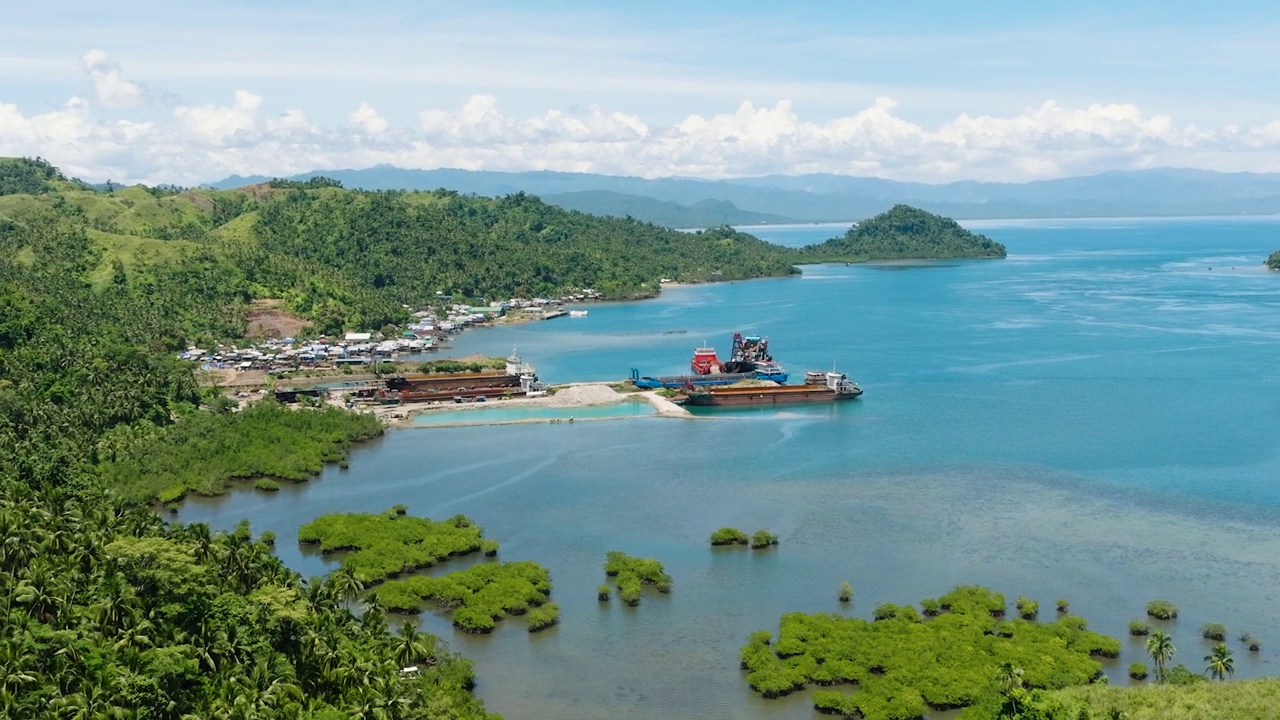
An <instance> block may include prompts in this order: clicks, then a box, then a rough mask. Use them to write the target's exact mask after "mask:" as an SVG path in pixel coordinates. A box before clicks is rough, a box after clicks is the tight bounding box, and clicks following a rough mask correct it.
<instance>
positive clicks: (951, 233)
mask: <svg viewBox="0 0 1280 720" xmlns="http://www.w3.org/2000/svg"><path fill="white" fill-rule="evenodd" d="M803 252H804V253H805V254H806V255H808V256H811V257H815V258H823V259H832V260H891V259H903V260H905V259H934V258H1002V257H1004V256H1005V249H1004V246H1003V245H1001V244H1000V243H998V242H996V241H994V240H992V239H991V238H988V237H986V236H985V235H978V234H976V233H972V232H969V231H968V230H965V229H964V228H962V227H960V224H959V223H957V222H956V221H955V220H952V219H950V218H946V217H942V216H941V215H934V214H933V213H930V212H926V211H924V210H921V209H919V208H914V207H911V206H909V205H894V206H893V207H892V208H891V209H889V210H888V211H886V212H883V213H880V214H879V215H876V216H875V217H873V218H870V219H867V220H863V221H862V222H860V223H858V224H857V225H854V226H853V227H851V228H849V231H848V232H846V233H845V234H844V235H843V236H841V237H836V238H832V239H830V240H828V241H826V242H824V243H820V244H817V245H810V246H808V247H805V248H804V249H803Z"/></svg>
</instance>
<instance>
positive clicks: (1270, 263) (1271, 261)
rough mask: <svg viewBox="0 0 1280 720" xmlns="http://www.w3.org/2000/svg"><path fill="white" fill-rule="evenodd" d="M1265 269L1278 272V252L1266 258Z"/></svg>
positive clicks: (1279, 251) (1279, 261) (1279, 252)
mask: <svg viewBox="0 0 1280 720" xmlns="http://www.w3.org/2000/svg"><path fill="white" fill-rule="evenodd" d="M1267 267H1269V268H1271V269H1272V270H1280V250H1277V251H1275V252H1273V253H1271V257H1268V258H1267Z"/></svg>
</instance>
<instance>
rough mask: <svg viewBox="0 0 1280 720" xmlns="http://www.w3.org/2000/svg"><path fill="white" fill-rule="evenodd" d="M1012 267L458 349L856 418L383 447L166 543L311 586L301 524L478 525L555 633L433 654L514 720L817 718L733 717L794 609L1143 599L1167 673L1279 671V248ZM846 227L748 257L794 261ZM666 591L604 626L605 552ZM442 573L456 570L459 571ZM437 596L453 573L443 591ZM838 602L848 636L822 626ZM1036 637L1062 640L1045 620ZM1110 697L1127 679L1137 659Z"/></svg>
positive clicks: (1264, 230) (664, 312)
mask: <svg viewBox="0 0 1280 720" xmlns="http://www.w3.org/2000/svg"><path fill="white" fill-rule="evenodd" d="M971 227H973V228H975V229H978V230H980V231H982V232H984V233H986V234H988V235H990V236H991V237H993V238H995V239H996V240H999V241H1000V242H1003V243H1004V244H1005V245H1006V246H1007V247H1008V249H1009V258H1008V259H1006V260H994V261H993V260H987V261H951V262H935V263H917V264H865V265H858V266H851V267H846V266H843V265H839V266H834V265H825V266H815V267H807V268H805V272H804V275H803V277H798V278H787V279H775V280H757V281H750V282H739V283H730V284H724V285H705V286H695V287H679V288H670V289H668V290H666V291H664V292H663V295H662V297H661V298H658V299H655V300H650V301H644V302H636V303H621V304H594V305H590V306H588V309H589V310H590V315H589V316H587V317H584V318H563V319H557V320H553V321H548V322H543V323H538V324H535V325H526V326H520V327H510V328H496V329H488V330H479V331H474V332H471V333H468V334H465V335H463V336H460V337H459V338H458V339H457V340H456V341H455V343H454V344H455V350H454V352H455V353H456V354H459V355H463V354H469V353H473V352H483V353H486V354H491V355H506V354H508V353H510V352H511V350H512V349H513V348H515V349H517V350H518V351H519V352H520V354H521V355H523V356H524V357H525V358H526V359H527V360H528V361H530V362H532V363H533V364H534V365H535V366H536V367H537V368H538V369H539V371H540V374H541V375H542V377H543V378H544V379H546V380H548V381H550V382H567V381H573V380H608V379H620V378H623V377H625V376H626V375H627V374H628V371H629V369H630V368H633V367H635V368H639V369H640V370H641V372H642V373H644V374H659V373H677V372H682V371H683V370H684V369H685V368H686V367H687V363H688V358H689V355H690V353H691V350H692V348H693V347H694V346H695V345H698V344H701V343H702V342H703V341H704V340H705V341H707V342H709V343H711V344H712V345H714V346H715V347H716V348H717V349H719V350H720V351H721V353H722V354H723V353H726V352H727V351H728V349H729V339H730V336H731V334H732V333H733V332H734V331H743V332H749V333H758V334H761V335H765V336H767V337H768V338H769V340H770V344H771V346H772V348H773V350H774V355H775V356H776V357H777V358H778V360H779V361H780V362H782V364H783V365H784V366H786V367H787V368H788V369H790V370H791V371H792V372H793V373H796V374H798V373H802V372H804V371H805V370H807V369H829V368H831V367H832V365H833V364H834V365H835V366H836V367H837V368H839V369H840V370H843V371H845V372H848V373H849V374H850V375H851V376H852V377H854V378H855V379H856V380H857V381H858V382H859V383H860V384H861V385H862V386H863V388H864V389H865V391H866V394H865V395H864V396H863V397H862V398H861V399H860V400H858V401H855V402H852V403H845V404H841V405H840V406H829V407H811V408H795V409H789V410H785V411H774V410H769V411H763V410H750V409H748V410H746V411H732V412H727V413H724V414H723V415H720V416H717V417H715V418H713V419H698V420H678V419H668V418H657V417H637V418H633V419H626V420H618V421H614V422H596V423H577V424H563V423H562V424H536V425H512V426H501V427H473V428H414V429H406V430H397V431H393V432H390V433H388V434H387V436H386V437H385V438H383V439H381V440H379V441H376V442H374V443H371V444H369V445H366V446H364V447H362V448H360V449H358V450H356V451H355V452H354V453H353V454H352V457H351V468H350V469H349V470H345V471H343V470H338V469H336V468H333V469H330V470H326V471H325V473H324V474H323V475H322V476H321V477H320V478H318V479H316V480H314V481H312V482H310V483H308V484H306V485H303V486H299V487H297V488H286V489H285V490H284V491H282V492H280V493H278V494H273V495H270V496H267V495H264V494H261V493H254V492H253V491H249V490H241V491H238V492H236V493H233V494H231V495H229V496H228V497H226V498H222V499H213V500H195V501H191V502H188V503H187V504H186V505H185V506H184V507H183V508H182V509H181V512H180V513H179V516H178V517H179V519H181V520H184V521H206V522H209V523H211V524H212V525H214V526H216V527H220V528H229V527H231V526H232V525H233V524H234V523H235V522H236V521H237V520H239V519H241V518H248V519H249V520H250V521H251V522H252V524H253V527H254V529H255V530H258V531H261V530H273V531H275V532H276V534H277V535H278V536H279V537H280V538H281V540H282V541H283V542H280V543H279V550H278V552H279V554H280V557H281V558H283V559H284V560H285V561H286V562H287V563H288V564H290V565H291V566H293V567H295V568H297V569H298V570H300V571H301V572H303V573H304V574H320V573H323V572H325V571H327V570H328V569H331V568H332V565H331V564H329V563H326V562H325V561H324V560H322V559H321V558H320V557H318V556H316V555H314V554H308V553H306V552H304V551H302V550H300V549H299V548H298V547H297V546H296V545H294V544H293V543H290V542H288V541H287V539H288V538H292V537H296V533H297V528H298V526H299V525H300V524H302V523H303V522H306V521H308V520H310V519H312V518H313V517H315V516H317V515H320V514H323V513H329V512H337V511H379V510H383V509H385V508H388V507H390V506H391V505H394V504H396V503H405V504H407V505H409V507H410V510H411V512H414V513H417V514H426V515H430V516H432V517H438V516H447V515H452V514H454V513H465V514H467V515H469V516H471V517H472V518H474V519H475V520H476V521H477V522H478V523H479V524H481V525H482V526H483V527H484V528H485V530H486V534H487V535H489V536H491V537H494V538H497V539H498V540H500V541H501V542H502V544H503V545H502V557H503V558H505V559H508V560H516V559H532V560H537V561H539V562H541V563H543V564H544V565H546V566H547V567H548V568H549V569H550V571H551V574H552V579H553V581H554V583H555V590H554V593H553V598H554V599H555V600H556V601H557V602H558V603H559V604H560V606H561V609H562V613H563V614H562V621H561V624H560V625H559V626H558V627H557V628H554V629H552V630H550V631H548V632H545V633H541V634H538V635H532V636H531V635H529V634H528V633H526V632H525V631H524V627H523V625H524V624H523V622H522V621H520V620H519V619H513V620H508V621H506V622H505V623H503V627H500V629H499V631H497V632H495V633H494V634H493V635H491V636H487V637H470V636H465V635H462V634H459V633H455V632H454V630H453V629H452V627H451V626H450V624H449V621H448V619H447V617H445V616H443V615H439V614H434V613H430V612H427V613H424V614H423V616H422V617H421V621H422V624H423V626H424V627H425V628H427V629H429V630H431V631H432V632H436V633H438V634H440V635H442V636H444V637H445V638H447V639H449V641H450V642H451V644H452V645H453V647H454V648H456V649H457V650H459V651H461V652H462V653H464V654H465V655H467V656H469V657H471V658H473V659H474V660H475V662H476V667H477V671H478V675H479V683H480V684H479V687H478V693H479V695H480V696H481V697H482V698H484V700H485V701H486V703H487V704H488V706H489V707H490V708H491V709H492V710H495V711H497V712H500V713H502V714H504V715H506V716H507V717H508V718H570V719H579V718H581V719H583V720H585V719H587V718H600V717H618V718H653V719H658V718H664V719H665V718H673V717H699V718H749V717H751V718H756V717H759V718H813V717H815V716H816V714H815V712H814V711H813V710H812V706H811V705H810V703H809V693H807V692H806V693H800V694H799V695H798V696H795V697H792V698H787V699H783V700H777V701H769V700H763V699H760V698H759V697H758V696H757V695H755V694H754V693H752V692H751V691H750V690H749V689H748V688H747V686H746V682H745V679H744V677H743V675H742V673H741V671H739V669H738V665H737V652H738V649H739V647H740V646H741V645H742V644H743V642H744V641H745V639H746V637H747V635H748V634H749V633H751V632H752V631H754V630H758V629H761V628H770V629H776V626H777V621H778V618H779V616H780V615H781V614H783V613H785V612H788V611H792V610H803V611H810V612H812V611H824V610H825V611H833V612H847V613H850V614H854V615H859V616H863V617H869V615H870V612H871V609H872V608H873V607H874V606H875V605H876V604H877V603H880V602H883V601H893V602H915V601H918V600H920V599H922V598H927V597H934V596H937V595H939V594H941V593H943V592H945V591H946V590H947V589H949V588H950V587H952V586H953V585H955V584H957V583H979V584H983V585H988V586H991V587H993V588H995V589H997V590H1000V591H1002V592H1004V593H1005V594H1006V595H1007V596H1008V597H1009V598H1010V600H1011V601H1012V599H1013V598H1014V597H1016V596H1018V595H1021V594H1025V595H1029V596H1031V597H1033V598H1036V599H1038V600H1039V601H1040V604H1041V607H1042V608H1046V607H1047V608H1051V607H1052V605H1053V602H1054V601H1055V600H1056V599H1057V598H1059V597H1066V598H1069V599H1070V600H1071V603H1072V605H1071V607H1072V610H1073V612H1075V613H1077V614H1079V615H1082V616H1083V617H1085V618H1088V619H1089V620H1090V622H1091V625H1092V627H1093V628H1094V629H1097V630H1100V631H1103V632H1106V633H1109V634H1112V635H1114V636H1117V637H1121V638H1124V637H1125V624H1126V622H1127V621H1128V620H1130V619H1131V618H1136V617H1139V616H1141V615H1142V611H1143V606H1144V604H1145V603H1146V601H1147V600H1150V599H1153V598H1167V599H1169V600H1172V601H1174V602H1175V603H1176V604H1178V605H1179V606H1180V607H1181V609H1182V617H1181V619H1179V620H1178V621H1177V622H1176V623H1173V624H1170V625H1169V627H1170V628H1171V630H1172V633H1173V635H1174V640H1175V643H1176V645H1177V647H1178V650H1179V651H1178V654H1177V657H1176V658H1175V661H1180V662H1184V663H1186V664H1187V665H1188V666H1189V667H1190V668H1191V669H1193V670H1195V671H1200V670H1202V669H1203V665H1204V663H1203V661H1202V660H1201V658H1202V657H1203V656H1204V655H1206V654H1207V652H1208V647H1209V646H1208V644H1207V643H1205V642H1204V641H1202V640H1200V638H1199V636H1198V633H1197V629H1198V627H1199V626H1200V624H1201V623H1204V622H1209V621H1215V622H1223V623H1225V624H1226V625H1227V627H1228V629H1229V630H1230V631H1231V634H1232V637H1233V638H1234V636H1235V635H1237V634H1238V633H1240V632H1243V631H1248V632H1251V633H1253V634H1254V635H1256V636H1259V637H1261V638H1263V639H1264V641H1266V642H1267V645H1266V646H1265V648H1264V651H1263V652H1262V653H1258V654H1251V653H1248V652H1247V651H1246V650H1245V649H1244V648H1243V647H1242V646H1241V645H1240V644H1239V643H1238V642H1235V641H1234V640H1233V641H1232V642H1231V646H1232V649H1233V651H1235V653H1236V667H1237V674H1238V675H1241V676H1253V675H1261V674H1274V673H1276V672H1277V671H1278V670H1280V668H1277V667H1276V662H1277V658H1280V655H1277V652H1276V651H1277V649H1280V614H1278V613H1277V611H1276V608H1277V606H1278V603H1277V600H1280V274H1275V273H1267V272H1266V271H1264V270H1263V269H1262V267H1261V263H1262V261H1263V259H1264V258H1265V257H1266V255H1267V254H1268V253H1270V252H1271V251H1272V250H1274V249H1276V248H1277V247H1280V220H1277V219H1238V220H1221V219H1213V220H1161V221H1151V220H1134V221H1125V220H1097V221H1079V220H1074V221H1035V222H1010V223H1000V222H988V223H972V224H971ZM842 230H843V228H842V227H839V226H814V225H807V226H790V227H777V228H768V229H761V228H753V229H752V231H753V232H756V233H757V234H759V235H760V236H761V237H764V238H766V239H770V240H773V241H775V242H781V243H785V244H789V245H797V244H804V243H808V242H813V241H815V240H821V239H824V238H826V237H830V236H832V235H835V234H837V233H839V232H841V231H842ZM723 525H734V526H738V527H741V528H743V529H744V530H747V531H748V532H750V531H754V530H756V529H759V528H768V529H771V530H773V531H774V532H777V533H778V534H779V535H781V545H779V546H778V547H777V548H776V549H774V550H772V551H768V552H763V553H751V552H749V551H745V550H724V551H713V550H711V549H709V548H708V547H707V536H708V535H709V534H710V532H711V531H712V530H714V529H716V528H718V527H720V526H723ZM612 549H619V550H625V551H627V552H630V553H632V554H636V555H641V556H652V557H656V558H659V559H661V560H662V561H663V562H665V563H666V565H667V569H668V571H669V572H670V574H671V575H672V576H673V577H674V578H675V590H674V592H673V593H672V594H671V595H670V596H659V595H656V594H655V595H652V596H648V595H646V597H645V598H644V600H643V601H642V603H641V605H640V606H639V607H638V608H624V607H622V606H620V605H619V604H617V603H608V604H600V603H597V602H596V597H595V594H596V593H595V589H596V586H597V585H598V584H599V583H600V582H602V581H603V579H604V576H603V571H602V568H601V566H602V563H603V561H604V554H605V552H606V551H607V550H612ZM463 566H464V565H463V564H457V565H455V566H454V567H455V568H456V567H463ZM449 569H453V568H450V567H448V564H446V566H445V567H443V568H441V570H443V571H447V570H449ZM844 580H848V581H850V582H851V583H852V584H853V586H854V588H855V591H856V593H857V594H856V597H855V601H854V603H853V606H852V607H851V608H848V609H845V608H842V607H840V605H839V604H838V603H837V602H836V600H835V595H836V591H837V589H838V587H839V585H840V583H841V582H842V581H844ZM1047 614H1048V615H1051V614H1052V612H1051V611H1050V612H1049V613H1047ZM1125 644H1126V651H1125V654H1124V656H1123V657H1122V658H1120V659H1119V660H1117V661H1114V662H1111V663H1109V664H1108V666H1107V667H1108V673H1109V674H1110V676H1111V677H1112V679H1113V681H1115V682H1120V683H1123V682H1128V681H1127V680H1126V679H1125V675H1124V667H1125V665H1126V664H1127V663H1128V662H1130V661H1133V660H1143V659H1145V658H1144V657H1143V654H1142V649H1141V645H1140V643H1138V642H1136V641H1130V640H1127V639H1126V640H1125Z"/></svg>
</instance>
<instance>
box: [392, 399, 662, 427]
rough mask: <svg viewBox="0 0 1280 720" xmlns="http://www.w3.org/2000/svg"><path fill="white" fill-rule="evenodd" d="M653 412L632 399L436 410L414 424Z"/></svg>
mask: <svg viewBox="0 0 1280 720" xmlns="http://www.w3.org/2000/svg"><path fill="white" fill-rule="evenodd" d="M486 404H492V403H486ZM653 414H654V410H653V406H652V405H650V404H649V403H647V402H643V401H641V402H630V401H628V402H620V403H616V404H613V405H589V406H587V407H485V408H475V409H473V410H435V411H430V412H425V413H422V414H419V415H415V416H414V417H413V424H414V425H419V426H422V427H429V426H431V425H456V424H467V425H492V424H495V423H509V422H527V421H530V420H565V421H572V420H600V419H605V418H630V417H644V416H646V415H653Z"/></svg>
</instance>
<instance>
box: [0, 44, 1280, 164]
mask: <svg viewBox="0 0 1280 720" xmlns="http://www.w3.org/2000/svg"><path fill="white" fill-rule="evenodd" d="M85 66H86V68H92V69H91V70H90V72H91V74H93V73H99V74H100V75H102V76H104V77H105V76H107V75H110V73H111V72H112V71H111V70H110V68H111V67H113V66H112V65H111V63H110V62H109V61H108V60H107V59H106V58H105V56H104V55H102V54H101V53H96V52H91V53H89V55H86V56H85ZM103 68H107V69H106V70H103ZM104 73H105V75H103V74H104ZM116 77H117V78H118V75H117V76H116ZM111 82H115V81H111ZM120 82H124V81H120ZM95 83H97V81H95ZM102 87H112V88H116V89H115V90H113V91H112V92H111V93H107V95H108V96H110V97H112V98H114V100H113V101H112V102H115V103H116V105H115V106H114V107H116V108H119V107H121V106H120V103H121V102H123V101H124V100H126V99H128V98H134V101H136V100H137V99H138V98H145V93H143V94H142V95H130V94H129V92H127V91H120V90H119V88H120V87H123V86H122V85H120V84H118V83H117V84H114V85H111V84H109V83H106V81H104V82H103V83H102V84H95V93H97V92H98V91H99V89H100V88H102ZM108 107H111V106H109V105H108V103H107V102H105V101H104V99H103V97H101V96H97V97H96V102H87V101H85V100H82V99H79V98H73V99H72V100H70V101H68V102H67V103H66V105H64V106H63V107H62V108H60V109H57V110H53V111H50V112H45V113H41V114H35V115H26V114H24V113H23V112H22V111H21V109H20V108H18V107H17V106H16V105H12V104H8V105H6V104H0V155H41V156H43V157H46V158H49V159H50V160H51V161H52V162H54V163H56V164H59V165H62V166H63V167H64V169H65V170H66V171H67V172H69V173H71V174H74V175H79V176H82V177H84V178H86V179H89V180H95V181H97V180H105V179H107V178H111V179H114V180H117V181H145V182H153V183H155V182H168V183H178V184H195V183H201V182H208V181H212V180H216V179H219V178H221V177H225V176H227V175H230V174H241V175H250V174H262V175H287V174H292V173H297V172H304V171H308V170H316V169H321V170H323V169H326V168H338V167H368V166H372V165H375V164H379V163H387V164H392V165H397V166H401V167H408V168H433V167H459V168H469V169H489V170H511V171H519V170H536V169H553V170H568V171H581V172H598V173H606V174H626V175H640V176H646V177H660V176H671V175H680V176H694V177H708V178H724V177H738V176H750V175H760V174H767V173H782V174H799V173H809V172H829V173H838V174H849V175H863V176H876V177H884V178H892V179H899V180H919V181H925V182H947V181H952V180H961V179H978V180H996V181H1011V182H1017V181H1025V180H1034V179H1042V178H1050V177H1060V176H1064V175H1080V174H1089V173H1095V172H1101V171H1106V170H1116V169H1130V168H1143V167H1153V166H1166V165H1167V166H1184V167H1202V168H1207V169H1217V170H1255V171H1270V170H1274V169H1275V168H1276V167H1280V120H1276V121H1274V122H1270V123H1268V124H1264V125H1260V126H1256V127H1242V126H1236V125H1228V126H1225V127H1222V128H1220V129H1204V128H1200V127H1197V126H1196V125H1193V124H1179V123H1178V122H1176V121H1175V120H1174V119H1173V118H1171V117H1168V116H1166V115H1161V114H1151V113H1147V112H1144V111H1143V110H1142V109H1140V108H1138V107H1137V106H1135V105H1132V104H1095V105H1089V106H1084V107H1067V106H1063V105H1060V104H1058V103H1055V102H1053V101H1051V100H1050V101H1046V102H1044V103H1042V104H1040V105H1039V106H1035V107H1029V108H1026V109H1024V110H1023V111H1021V112H1017V113H1011V114H1005V115H988V114H977V115H970V114H962V115H960V116H958V117H955V118H954V119H952V120H950V121H947V122H943V123H940V124H937V125H934V126H931V127H928V126H924V125H921V124H918V123H916V122H912V121H911V120H909V119H907V117H906V113H905V112H904V109H903V108H900V107H899V105H898V104H897V103H896V102H895V101H894V100H892V99H890V98H887V97H881V98H878V99H876V100H875V101H874V103H872V104H871V105H870V106H869V107H863V108H860V109H856V110H854V111H852V112H849V113H847V114H844V115H842V116H840V117H836V118H834V119H831V120H826V121H821V122H815V121H812V120H806V119H805V118H804V117H803V116H802V113H800V112H799V111H798V110H797V109H796V107H794V106H793V105H792V103H790V102H788V101H780V102H777V103H776V104H774V105H772V106H756V105H755V104H753V103H751V102H743V103H741V104H740V105H739V106H738V107H737V108H736V109H734V110H728V111H726V112H723V113H717V114H714V115H709V116H702V115H688V116H687V117H685V118H684V119H682V120H680V121H679V122H676V123H672V124H653V123H650V122H646V121H645V120H644V119H642V118H640V117H638V116H636V115H631V114H626V113H621V112H611V111H609V110H607V109H604V108H601V107H598V106H590V107H586V108H574V109H553V110H548V111H545V112H543V113H541V114H535V115H533V116H529V117H516V116H512V115H508V114H506V113H504V112H503V111H502V109H501V107H500V104H499V101H498V99H497V98H496V97H494V96H492V95H476V96H473V97H471V98H470V99H469V100H467V101H466V102H465V103H464V104H463V105H462V106H461V107H459V108H456V109H453V110H447V109H428V110H424V111H422V112H421V113H419V115H418V117H417V123H416V124H414V125H412V126H405V125H396V124H394V123H393V122H392V121H391V120H389V119H388V118H386V117H384V116H383V115H382V114H381V113H379V112H378V110H377V109H375V108H374V107H373V106H371V105H369V104H367V103H365V104H361V105H360V106H359V107H358V108H356V109H355V110H354V111H353V112H351V113H350V114H349V115H348V116H347V117H346V123H345V124H344V125H342V126H335V127H325V126H321V125H317V124H316V123H314V122H313V121H312V120H311V119H310V118H309V117H308V116H307V115H306V114H305V113H304V112H303V111H302V110H297V109H294V110H288V111H286V112H283V113H279V112H274V111H268V109H267V107H268V103H267V101H266V100H264V98H263V97H261V96H259V95H256V94H254V93H252V92H248V91H244V90H241V91H238V92H236V93H235V95H234V97H233V98H231V101H230V102H229V103H228V104H203V105H183V104H178V105H176V106H175V107H172V108H169V109H163V108H158V109H159V111H160V112H161V113H162V114H161V115H154V114H152V115H149V116H148V118H147V120H148V121H147V122H135V121H129V120H121V119H112V118H109V117H105V116H104V115H103V113H102V112H101V109H103V108H108ZM156 109H157V108H153V110H156Z"/></svg>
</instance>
